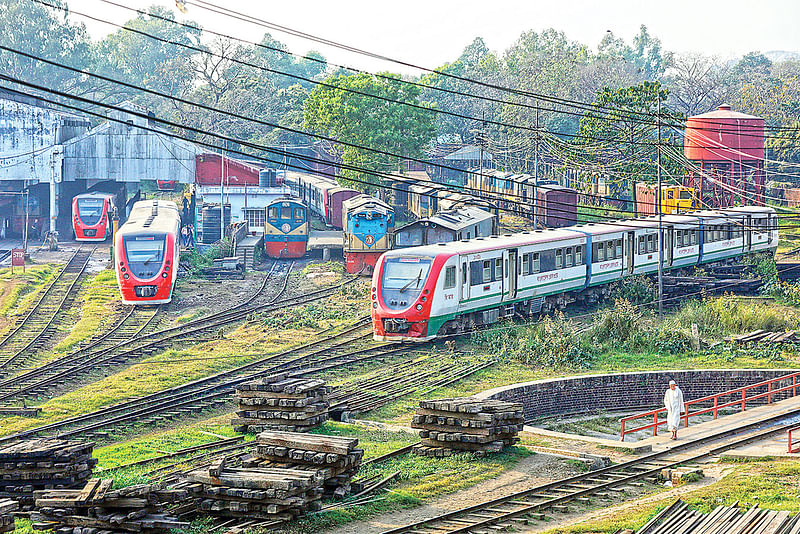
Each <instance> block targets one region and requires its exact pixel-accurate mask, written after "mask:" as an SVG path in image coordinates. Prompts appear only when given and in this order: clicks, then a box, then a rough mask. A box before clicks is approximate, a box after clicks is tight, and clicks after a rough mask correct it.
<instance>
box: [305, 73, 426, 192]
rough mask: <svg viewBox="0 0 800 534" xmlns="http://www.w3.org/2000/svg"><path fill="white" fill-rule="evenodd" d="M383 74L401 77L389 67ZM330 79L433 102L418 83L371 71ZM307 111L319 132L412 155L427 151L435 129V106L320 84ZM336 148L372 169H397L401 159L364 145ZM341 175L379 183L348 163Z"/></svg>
mask: <svg viewBox="0 0 800 534" xmlns="http://www.w3.org/2000/svg"><path fill="white" fill-rule="evenodd" d="M384 76H388V77H390V78H399V76H398V75H394V74H390V73H384ZM327 82H328V84H331V85H334V86H337V87H342V88H350V89H356V90H358V91H360V92H362V93H366V94H372V95H380V96H382V97H385V98H387V99H390V100H393V101H399V102H410V103H414V104H417V105H421V106H425V107H428V106H430V105H431V104H429V103H426V102H421V101H420V92H421V91H420V88H419V87H416V86H411V85H407V84H401V83H395V82H393V81H392V80H390V79H388V80H387V79H386V78H378V77H376V76H372V75H369V74H357V75H353V76H337V77H334V78H329V79H328V80H327ZM303 117H304V123H305V125H306V127H307V128H310V129H311V130H313V131H314V132H318V133H321V134H324V135H327V136H330V137H333V138H336V139H338V140H341V141H346V142H349V143H353V144H358V145H361V146H365V147H369V148H375V149H381V150H386V151H389V152H393V153H395V154H401V155H403V156H410V157H420V156H422V153H423V150H424V149H425V148H426V147H428V145H429V144H430V142H431V141H432V140H433V137H434V134H435V131H436V130H435V117H434V114H433V113H431V112H428V111H425V110H423V109H417V108H412V107H408V106H404V105H402V104H399V103H394V102H388V101H381V100H376V99H374V98H370V97H368V96H362V95H359V94H355V93H351V92H347V91H342V90H340V89H338V88H333V87H326V86H321V85H320V86H317V87H315V88H314V90H313V91H311V95H310V96H309V97H308V99H307V100H306V101H305V103H304V115H303ZM333 150H334V151H335V153H336V155H337V156H338V157H340V158H341V160H342V162H343V163H345V164H350V165H355V166H359V167H364V168H367V169H370V170H373V171H379V172H389V173H391V172H396V171H397V170H398V167H399V164H400V161H399V159H398V158H395V157H389V156H383V155H379V154H375V153H373V152H370V151H368V150H364V149H360V148H352V147H348V146H343V145H333ZM339 181H340V182H341V183H343V184H347V185H350V186H352V187H354V188H357V189H360V190H365V191H373V190H374V189H375V188H376V186H377V185H378V184H379V179H378V178H377V177H375V176H372V175H369V174H366V173H362V172H357V171H352V170H347V169H342V171H341V173H340V175H339ZM360 182H366V183H367V184H368V185H365V184H364V183H360Z"/></svg>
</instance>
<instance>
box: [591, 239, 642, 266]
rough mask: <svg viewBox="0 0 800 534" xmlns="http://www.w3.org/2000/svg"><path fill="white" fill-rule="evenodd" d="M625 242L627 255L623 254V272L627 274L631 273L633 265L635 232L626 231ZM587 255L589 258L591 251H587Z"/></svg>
mask: <svg viewBox="0 0 800 534" xmlns="http://www.w3.org/2000/svg"><path fill="white" fill-rule="evenodd" d="M625 241H626V242H627V246H626V247H625V248H626V249H627V250H628V253H627V255H626V256H625V262H626V263H625V272H626V273H627V274H633V266H634V261H633V260H634V258H635V256H636V234H635V232H628V235H627V236H626V238H625ZM587 255H588V256H589V257H590V258H591V251H587Z"/></svg>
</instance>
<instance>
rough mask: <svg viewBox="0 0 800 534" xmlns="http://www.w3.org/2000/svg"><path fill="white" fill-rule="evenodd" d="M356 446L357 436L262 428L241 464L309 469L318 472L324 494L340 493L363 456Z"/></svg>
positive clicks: (346, 485)
mask: <svg viewBox="0 0 800 534" xmlns="http://www.w3.org/2000/svg"><path fill="white" fill-rule="evenodd" d="M357 446H358V439H357V438H344V437H338V436H325V435H321V434H299V433H293V432H278V431H265V432H262V433H261V434H259V435H258V447H257V448H256V451H255V453H254V455H253V457H252V458H250V459H248V460H247V461H245V462H243V465H252V466H265V465H270V466H283V467H290V468H292V469H302V470H311V471H314V472H316V473H319V474H321V475H322V477H323V479H324V482H323V486H324V491H325V494H326V495H332V496H336V497H344V496H345V495H347V494H348V493H349V492H350V482H351V480H352V478H353V476H354V475H355V474H356V473H357V472H358V469H359V468H360V466H361V459H362V458H363V456H364V450H363V449H358V448H356V447H357Z"/></svg>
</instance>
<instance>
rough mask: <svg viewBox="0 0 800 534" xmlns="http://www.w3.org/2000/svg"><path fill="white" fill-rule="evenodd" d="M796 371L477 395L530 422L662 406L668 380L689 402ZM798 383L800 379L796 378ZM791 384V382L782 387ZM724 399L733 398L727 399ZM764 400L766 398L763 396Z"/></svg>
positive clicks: (644, 377)
mask: <svg viewBox="0 0 800 534" xmlns="http://www.w3.org/2000/svg"><path fill="white" fill-rule="evenodd" d="M797 371H798V370H795V369H698V370H671V371H645V372H639V373H614V374H597V375H583V376H572V377H564V378H552V379H548V380H536V381H533V382H525V383H522V384H512V385H510V386H503V387H499V388H494V389H490V390H487V391H483V392H481V393H480V394H478V395H477V396H479V397H481V398H491V399H498V400H504V401H513V402H520V403H522V405H523V406H524V407H525V421H527V422H530V421H533V420H535V419H538V418H541V417H549V416H553V415H573V414H580V413H593V412H599V411H603V410H624V409H632V410H635V409H639V408H643V409H654V408H657V407H660V406H661V405H662V402H663V398H664V391H665V390H666V389H667V384H668V383H669V381H670V380H675V381H676V382H677V383H678V385H679V386H680V388H681V389H682V390H683V395H684V398H685V399H686V400H687V401H689V400H692V399H698V398H700V397H705V396H708V395H714V394H716V393H723V392H725V391H729V390H732V389H736V388H740V387H743V386H748V385H751V384H755V383H758V382H761V381H764V380H770V379H773V378H778V377H780V376H784V375H787V374H790V373H793V372H797ZM797 382H798V383H800V377H798V380H797ZM790 383H791V380H789V381H788V382H787V384H784V385H789V384H790ZM776 388H777V386H775V385H773V389H776ZM766 390H767V387H766V386H764V387H763V388H761V391H766ZM756 394H757V393H756V391H755V390H750V391H749V392H748V394H747V396H748V397H751V396H753V395H756ZM786 396H787V395H786V394H783V396H780V395H775V396H774V398H773V400H780V399H781V398H786ZM740 398H741V397H740ZM728 400H729V401H732V400H734V399H733V397H729V398H728ZM759 400H761V399H759ZM720 402H723V400H721V401H720ZM756 402H758V401H756ZM763 402H766V398H764V399H763ZM754 404H755V403H754ZM749 405H750V403H748V406H749Z"/></svg>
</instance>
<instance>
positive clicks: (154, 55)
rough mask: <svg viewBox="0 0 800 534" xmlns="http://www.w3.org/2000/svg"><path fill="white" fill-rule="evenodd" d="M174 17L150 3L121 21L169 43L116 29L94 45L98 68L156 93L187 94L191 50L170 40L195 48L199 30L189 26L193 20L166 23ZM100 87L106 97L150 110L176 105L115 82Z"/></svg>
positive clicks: (191, 78) (190, 84)
mask: <svg viewBox="0 0 800 534" xmlns="http://www.w3.org/2000/svg"><path fill="white" fill-rule="evenodd" d="M151 15H153V16H151ZM163 19H166V20H163ZM174 19H175V16H174V14H173V13H172V12H171V11H169V10H168V9H165V8H162V7H158V6H152V7H150V8H149V9H148V10H147V15H138V16H137V17H136V18H134V19H131V20H129V21H128V22H126V23H125V27H126V28H132V29H134V30H138V31H141V32H145V33H148V34H153V35H157V36H158V37H160V38H162V39H164V40H166V41H169V43H166V42H162V41H158V40H155V39H152V38H150V37H147V36H145V35H141V34H138V33H134V32H131V31H126V30H123V29H120V30H118V31H116V32H114V33H112V34H110V35H108V36H107V37H106V38H105V39H103V40H102V41H100V42H99V43H98V44H97V45H96V47H95V48H96V56H97V58H98V69H99V70H100V71H101V72H102V73H103V74H107V75H109V76H111V77H113V78H116V79H121V80H123V81H126V82H129V83H132V84H136V85H143V86H145V87H147V88H150V89H154V90H157V91H159V92H163V93H168V94H172V95H181V96H182V95H185V94H188V93H189V92H190V91H191V90H192V89H193V88H194V83H195V72H194V71H193V69H192V61H191V60H192V56H193V52H192V51H191V50H190V49H188V48H185V46H176V45H175V44H171V43H179V44H181V45H191V46H195V47H197V46H198V44H199V36H200V33H201V32H200V29H199V27H195V28H193V27H191V26H196V25H194V24H193V23H189V24H190V27H185V26H181V25H178V24H174V23H172V22H169V21H170V20H174ZM102 90H103V91H105V92H106V97H107V98H108V97H113V98H114V99H116V100H120V99H131V100H134V101H136V102H137V103H140V104H142V105H144V106H147V107H149V108H150V109H161V110H162V111H164V112H166V111H173V112H174V111H175V108H177V107H178V106H177V104H174V103H169V102H163V101H159V100H158V99H155V98H153V97H149V96H146V95H143V94H141V93H137V92H133V91H128V90H125V89H122V88H120V87H119V86H115V85H111V86H107V87H103V88H102Z"/></svg>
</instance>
